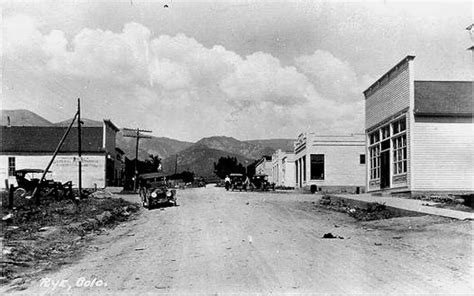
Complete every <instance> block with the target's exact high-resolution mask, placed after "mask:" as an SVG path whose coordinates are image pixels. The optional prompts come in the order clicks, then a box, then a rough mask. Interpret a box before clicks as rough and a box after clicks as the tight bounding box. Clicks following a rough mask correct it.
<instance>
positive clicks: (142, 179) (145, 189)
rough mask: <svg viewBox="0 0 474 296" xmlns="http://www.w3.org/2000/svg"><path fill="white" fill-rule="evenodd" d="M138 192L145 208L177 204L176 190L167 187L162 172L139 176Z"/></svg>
mask: <svg viewBox="0 0 474 296" xmlns="http://www.w3.org/2000/svg"><path fill="white" fill-rule="evenodd" d="M139 184H140V188H139V193H140V198H141V201H142V204H143V206H144V207H145V208H148V209H152V208H154V207H157V206H169V205H171V206H177V199H176V190H169V189H168V182H167V181H166V175H165V174H163V173H148V174H142V175H140V176H139Z"/></svg>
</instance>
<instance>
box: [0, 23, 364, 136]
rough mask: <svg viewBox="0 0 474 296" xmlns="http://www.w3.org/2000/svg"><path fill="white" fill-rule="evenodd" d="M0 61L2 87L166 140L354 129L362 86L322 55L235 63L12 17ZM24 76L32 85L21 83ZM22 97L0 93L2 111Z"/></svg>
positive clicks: (140, 30) (178, 47) (189, 43)
mask: <svg viewBox="0 0 474 296" xmlns="http://www.w3.org/2000/svg"><path fill="white" fill-rule="evenodd" d="M4 56H5V58H6V59H7V60H8V63H7V66H8V67H6V68H5V70H4V75H5V76H9V77H11V79H7V81H9V83H13V80H14V79H15V77H17V78H18V77H22V79H23V80H24V81H23V83H24V87H25V89H28V88H29V87H31V88H34V89H35V90H38V89H42V88H43V89H45V91H44V93H42V94H41V92H40V93H38V94H37V99H40V100H41V99H45V98H42V96H44V97H46V96H47V99H48V100H50V101H53V102H54V100H60V99H59V98H55V96H54V95H53V96H51V94H50V92H51V90H52V89H54V88H55V87H58V88H60V89H61V92H60V93H57V96H58V97H59V96H60V95H64V93H67V92H68V91H70V92H71V93H70V94H69V95H71V96H74V91H78V92H80V93H81V94H82V95H83V96H84V97H85V98H86V100H87V102H89V103H90V104H88V106H86V107H87V108H86V110H87V109H88V110H89V114H91V115H90V116H91V117H96V118H101V117H102V118H112V119H113V120H115V121H116V122H119V124H122V125H130V124H135V125H143V124H145V125H146V126H147V127H148V128H151V129H156V130H159V131H160V132H159V134H160V135H165V136H169V137H175V138H181V139H185V140H197V139H198V138H199V137H203V136H210V135H214V134H226V135H230V136H234V137H238V138H242V139H244V138H265V137H295V136H296V135H297V134H298V133H299V132H300V131H302V130H306V129H312V130H316V131H321V132H322V133H324V132H328V133H329V132H330V131H334V130H336V131H340V132H343V131H346V130H349V131H350V132H352V131H354V130H353V127H354V126H360V127H362V116H361V115H360V114H361V113H362V112H363V108H361V109H360V110H358V111H354V108H355V107H356V108H360V104H361V98H362V95H361V87H360V85H361V81H362V80H363V79H359V77H358V76H357V75H356V73H355V71H354V70H353V69H352V67H351V66H350V65H349V64H348V63H347V62H344V61H342V60H340V59H338V58H337V57H335V56H334V55H332V54H331V53H329V52H325V51H322V50H316V51H315V52H314V53H313V54H312V55H307V56H301V57H297V58H295V61H294V65H289V66H283V65H282V64H281V63H280V60H279V59H278V58H276V57H274V56H272V55H271V54H268V53H265V52H255V53H253V54H250V55H248V56H240V55H239V54H237V53H235V52H232V51H230V50H227V49H226V48H224V47H223V46H220V45H215V46H213V47H211V48H208V47H205V46H204V45H202V44H201V43H199V42H198V41H197V40H195V39H194V38H191V37H188V36H186V35H184V34H178V35H176V36H168V35H160V36H153V35H152V33H151V31H150V29H148V28H147V27H145V26H143V25H141V24H138V23H127V24H125V25H124V27H123V30H122V31H121V32H112V31H107V30H101V29H91V28H84V29H82V30H81V31H80V32H78V33H77V34H76V35H75V36H71V37H69V38H68V37H67V36H66V34H65V33H64V32H62V31H59V30H52V31H50V32H43V31H42V30H41V27H40V26H39V25H38V24H37V23H36V22H35V21H34V20H33V19H31V18H29V17H27V16H15V17H10V18H7V19H5V20H4ZM25 65H28V66H25ZM17 66H18V67H17ZM25 67H27V68H28V69H29V72H30V74H31V73H33V74H34V75H33V76H34V77H35V79H36V78H37V77H38V76H41V77H43V78H42V80H40V81H38V80H35V79H33V77H30V80H28V75H27V74H26V73H24V69H25ZM16 83H20V81H16ZM33 85H34V87H33ZM64 85H67V86H68V87H69V89H65V87H64ZM48 91H49V92H48ZM25 92H26V90H24V91H23V90H19V89H16V90H15V91H10V92H7V94H6V95H7V96H6V97H7V99H9V100H10V105H11V106H13V105H14V104H13V103H12V102H13V101H14V99H15V98H14V97H15V96H22V95H25ZM7 105H8V104H7ZM20 107H28V106H20ZM32 111H39V110H32ZM42 111H43V110H42ZM45 112H46V110H44V112H42V113H43V114H44V113H45ZM351 129H352V130H351ZM162 132H164V133H165V134H163V133H162Z"/></svg>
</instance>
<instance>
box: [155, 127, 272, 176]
mask: <svg viewBox="0 0 474 296" xmlns="http://www.w3.org/2000/svg"><path fill="white" fill-rule="evenodd" d="M274 151H275V149H274V148H272V147H265V146H263V145H260V144H258V143H249V142H248V141H246V142H245V141H239V140H237V139H235V138H232V137H225V136H215V137H209V138H203V139H201V140H199V141H198V142H196V144H194V145H192V146H190V147H188V148H186V149H184V150H182V151H181V152H179V153H178V158H177V159H176V155H172V156H171V157H169V158H167V159H165V160H164V161H163V169H164V170H165V171H166V172H169V173H174V171H175V166H176V160H177V172H181V171H183V170H188V171H192V172H194V173H195V174H196V175H199V176H204V177H212V176H213V175H214V163H217V162H218V160H219V158H221V157H227V156H230V157H235V158H237V160H238V161H239V162H240V163H241V164H242V165H244V166H247V165H249V164H251V163H252V162H253V161H254V160H256V159H259V158H261V157H262V156H264V155H269V156H270V155H272V154H273V152H274Z"/></svg>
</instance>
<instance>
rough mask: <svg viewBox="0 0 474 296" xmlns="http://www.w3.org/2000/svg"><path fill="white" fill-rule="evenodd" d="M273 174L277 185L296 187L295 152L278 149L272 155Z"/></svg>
mask: <svg viewBox="0 0 474 296" xmlns="http://www.w3.org/2000/svg"><path fill="white" fill-rule="evenodd" d="M272 176H273V182H274V183H275V185H276V186H281V187H290V188H294V187H295V154H294V153H293V152H287V151H282V150H280V149H278V150H277V151H275V153H273V155H272Z"/></svg>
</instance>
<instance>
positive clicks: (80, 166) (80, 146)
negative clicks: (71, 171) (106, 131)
mask: <svg viewBox="0 0 474 296" xmlns="http://www.w3.org/2000/svg"><path fill="white" fill-rule="evenodd" d="M81 124H82V122H81V99H80V98H77V155H78V159H79V172H78V177H79V178H78V179H79V180H78V181H79V182H78V183H79V184H78V189H79V190H78V191H79V199H81V198H82V140H81Z"/></svg>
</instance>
